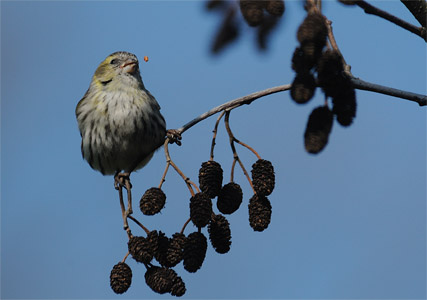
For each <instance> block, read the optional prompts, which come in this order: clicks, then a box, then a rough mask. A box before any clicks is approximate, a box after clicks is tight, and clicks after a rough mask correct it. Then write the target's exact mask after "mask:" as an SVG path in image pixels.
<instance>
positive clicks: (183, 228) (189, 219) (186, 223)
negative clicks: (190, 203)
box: [180, 218, 191, 234]
mask: <svg viewBox="0 0 427 300" xmlns="http://www.w3.org/2000/svg"><path fill="white" fill-rule="evenodd" d="M190 221H191V218H188V220H187V221H185V223H184V225H183V226H182V229H181V231H180V233H181V234H182V233H184V230H185V227H187V225H188V223H190Z"/></svg>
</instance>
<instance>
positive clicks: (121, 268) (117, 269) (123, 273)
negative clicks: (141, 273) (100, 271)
mask: <svg viewBox="0 0 427 300" xmlns="http://www.w3.org/2000/svg"><path fill="white" fill-rule="evenodd" d="M131 283H132V270H131V268H130V267H129V266H128V265H127V264H126V263H124V262H119V263H118V264H116V265H115V266H114V267H113V269H112V270H111V273H110V286H111V288H112V289H113V291H114V293H116V294H123V293H124V292H126V291H127V290H128V289H129V287H130V285H131Z"/></svg>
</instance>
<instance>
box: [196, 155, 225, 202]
mask: <svg viewBox="0 0 427 300" xmlns="http://www.w3.org/2000/svg"><path fill="white" fill-rule="evenodd" d="M199 185H200V189H201V190H202V192H204V194H205V195H207V196H208V197H209V198H215V197H216V196H218V193H219V191H220V190H221V187H222V168H221V165H220V164H219V163H217V162H216V161H213V160H210V161H207V162H204V163H202V167H201V168H200V170H199Z"/></svg>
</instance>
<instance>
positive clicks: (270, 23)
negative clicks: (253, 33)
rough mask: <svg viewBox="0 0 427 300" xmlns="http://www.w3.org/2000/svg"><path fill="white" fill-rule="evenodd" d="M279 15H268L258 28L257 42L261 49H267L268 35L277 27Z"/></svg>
mask: <svg viewBox="0 0 427 300" xmlns="http://www.w3.org/2000/svg"><path fill="white" fill-rule="evenodd" d="M278 21H279V17H276V16H270V15H269V16H266V17H265V18H264V20H263V21H262V23H261V25H260V26H258V30H257V43H258V47H259V48H260V49H261V50H265V49H267V42H268V37H269V36H270V34H271V32H272V31H273V29H274V28H276V27H277V24H278Z"/></svg>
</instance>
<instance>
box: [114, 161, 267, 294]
mask: <svg viewBox="0 0 427 300" xmlns="http://www.w3.org/2000/svg"><path fill="white" fill-rule="evenodd" d="M222 181H223V170H222V168H221V165H220V164H219V163H218V162H215V161H213V160H210V161H207V162H204V163H203V164H202V166H201V168H200V170H199V186H200V190H201V192H198V193H196V194H194V195H193V196H192V197H191V199H190V205H189V206H190V219H191V222H192V223H193V224H194V225H195V226H196V227H197V228H198V230H197V231H195V232H192V233H190V234H189V235H187V236H186V235H184V233H183V232H176V233H175V234H173V235H172V237H167V236H166V235H165V234H164V233H163V232H161V231H157V230H152V231H149V232H148V233H147V236H146V237H143V236H131V237H130V239H129V242H128V251H129V254H130V256H131V257H132V258H133V259H134V260H136V261H137V262H139V263H142V264H144V266H145V267H146V273H145V282H146V284H147V285H148V286H149V287H150V288H151V289H152V290H153V291H154V292H156V293H159V294H164V293H170V294H171V295H173V296H178V297H179V296H182V295H184V293H185V291H186V288H185V283H184V282H183V280H182V278H181V277H180V276H179V275H178V274H177V273H176V272H175V270H173V269H172V268H173V267H175V266H176V265H177V264H179V263H180V262H182V263H183V266H184V269H185V270H186V271H188V272H191V273H194V272H196V271H197V270H199V269H200V268H201V266H202V264H203V261H204V259H205V256H206V250H207V247H208V242H207V238H206V236H205V235H204V234H203V233H202V228H204V227H207V231H208V234H209V240H210V242H211V245H212V247H213V249H214V250H215V251H216V252H217V253H221V254H224V253H227V252H228V251H229V250H230V246H231V230H230V224H229V222H228V220H227V219H226V217H225V216H224V215H226V214H232V213H234V212H235V211H236V210H237V209H239V207H240V205H241V203H242V200H243V192H242V189H241V188H240V186H239V185H238V184H237V183H235V182H229V183H227V184H225V185H224V186H223V185H222ZM252 184H253V189H254V191H255V193H254V195H253V196H252V198H251V199H250V200H249V205H248V209H249V224H250V226H251V227H252V228H253V229H254V230H255V231H263V230H264V229H266V228H267V227H268V225H269V223H270V220H271V204H270V201H269V200H268V198H267V196H268V195H270V194H271V193H272V191H273V189H274V185H275V174H274V168H273V166H272V164H271V163H270V162H269V161H267V160H264V159H259V160H258V161H256V162H255V164H253V166H252ZM214 198H216V206H217V209H218V211H219V212H220V213H218V214H216V213H215V212H214V209H213V205H212V199H214ZM165 203H166V195H165V193H164V192H163V191H162V190H161V189H160V188H157V187H153V188H150V189H148V190H147V191H146V192H145V193H144V195H143V196H142V198H141V200H140V203H139V204H140V209H141V211H142V213H143V214H144V215H155V214H157V213H159V212H160V211H161V210H162V209H163V207H164V205H165ZM154 260H156V261H157V263H158V264H159V265H157V266H156V265H154V264H153V261H154ZM131 282H132V270H131V268H130V267H129V265H127V264H126V263H125V262H124V261H122V262H119V263H117V264H116V265H115V266H114V267H113V269H112V271H111V273H110V286H111V288H112V289H113V291H114V292H115V293H117V294H122V293H124V292H126V291H127V290H128V288H129V287H130V285H131Z"/></svg>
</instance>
